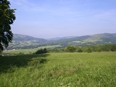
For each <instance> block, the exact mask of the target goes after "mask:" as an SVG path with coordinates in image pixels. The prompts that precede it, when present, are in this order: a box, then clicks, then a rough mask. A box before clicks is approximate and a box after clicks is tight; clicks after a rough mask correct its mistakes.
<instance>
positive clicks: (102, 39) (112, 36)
mask: <svg viewBox="0 0 116 87" xmlns="http://www.w3.org/2000/svg"><path fill="white" fill-rule="evenodd" d="M97 44H116V33H102V34H93V35H84V36H70V37H60V38H53V39H43V38H36V37H32V36H28V35H21V34H14V38H13V41H12V43H11V44H10V46H9V49H14V48H34V47H39V46H42V45H61V46H62V47H65V46H68V45H73V46H80V45H81V46H85V45H97Z"/></svg>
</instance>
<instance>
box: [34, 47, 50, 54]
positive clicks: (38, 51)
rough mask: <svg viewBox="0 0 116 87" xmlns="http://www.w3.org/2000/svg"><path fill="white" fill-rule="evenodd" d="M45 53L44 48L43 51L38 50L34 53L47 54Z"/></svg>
mask: <svg viewBox="0 0 116 87" xmlns="http://www.w3.org/2000/svg"><path fill="white" fill-rule="evenodd" d="M47 52H48V51H47V49H46V48H44V49H39V50H37V51H36V52H35V54H44V53H47Z"/></svg>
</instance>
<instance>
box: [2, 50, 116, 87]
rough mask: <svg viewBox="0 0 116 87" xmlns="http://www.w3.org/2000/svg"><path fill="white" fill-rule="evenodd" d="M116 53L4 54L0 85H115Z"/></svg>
mask: <svg viewBox="0 0 116 87" xmlns="http://www.w3.org/2000/svg"><path fill="white" fill-rule="evenodd" d="M115 86H116V52H99V53H97V52H96V53H49V54H45V55H22V56H21V55H19V56H6V57H0V87H115Z"/></svg>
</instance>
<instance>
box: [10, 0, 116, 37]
mask: <svg viewBox="0 0 116 87" xmlns="http://www.w3.org/2000/svg"><path fill="white" fill-rule="evenodd" d="M9 1H10V3H11V8H16V21H15V23H14V24H13V25H12V31H13V33H15V34H24V35H30V36H34V37H39V38H54V37H65V36H81V35H90V34H97V33H116V0H9Z"/></svg>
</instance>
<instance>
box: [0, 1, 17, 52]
mask: <svg viewBox="0 0 116 87" xmlns="http://www.w3.org/2000/svg"><path fill="white" fill-rule="evenodd" d="M14 13H15V9H10V2H9V1H8V0H0V52H2V51H3V50H4V49H5V48H7V47H8V45H9V42H11V41H12V38H13V33H12V31H11V26H10V25H11V24H13V22H14V20H15V19H16V17H15V14H14Z"/></svg>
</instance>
